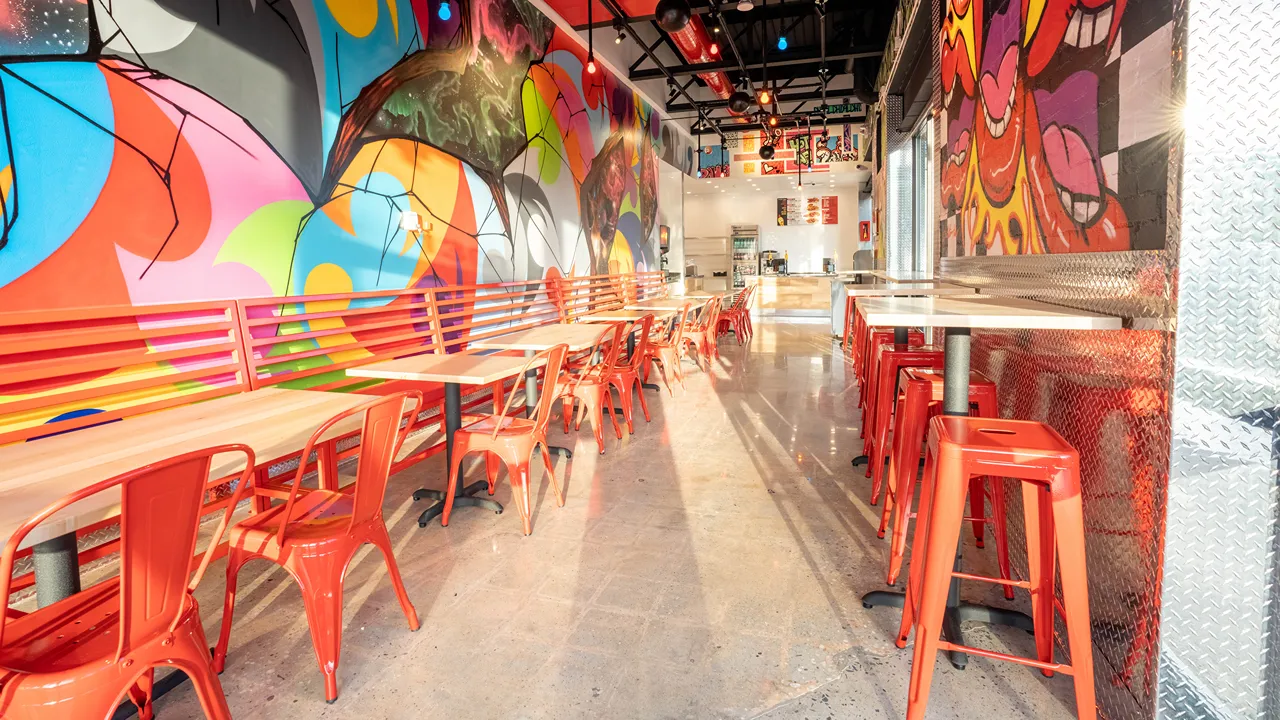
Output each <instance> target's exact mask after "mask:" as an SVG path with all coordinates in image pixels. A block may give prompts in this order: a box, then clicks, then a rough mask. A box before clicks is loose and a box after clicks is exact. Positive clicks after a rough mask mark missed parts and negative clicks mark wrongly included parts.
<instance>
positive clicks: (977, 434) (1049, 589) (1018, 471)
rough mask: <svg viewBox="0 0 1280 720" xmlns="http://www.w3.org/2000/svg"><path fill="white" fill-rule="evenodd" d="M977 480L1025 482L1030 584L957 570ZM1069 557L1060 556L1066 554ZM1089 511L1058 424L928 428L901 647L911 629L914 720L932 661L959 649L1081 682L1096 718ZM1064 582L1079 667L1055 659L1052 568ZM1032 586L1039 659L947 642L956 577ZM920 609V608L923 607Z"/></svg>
mask: <svg viewBox="0 0 1280 720" xmlns="http://www.w3.org/2000/svg"><path fill="white" fill-rule="evenodd" d="M975 475H993V476H997V477H1008V478H1015V479H1019V480H1022V481H1023V483H1022V498H1023V509H1024V511H1025V514H1026V527H1027V568H1028V574H1029V577H1030V580H1027V581H1010V580H999V579H996V578H990V577H984V576H980V575H972V574H969V573H963V572H956V571H954V563H955V557H956V545H957V543H958V542H959V539H960V531H961V528H960V526H961V523H962V522H963V521H964V504H965V492H966V490H967V489H968V487H969V482H968V481H969V479H970V478H971V477H973V476H975ZM1059 548H1060V549H1061V552H1057V550H1058V549H1059ZM1084 553H1085V546H1084V515H1083V512H1082V507H1081V502H1080V458H1079V455H1078V454H1077V453H1076V451H1075V448H1073V447H1071V445H1069V444H1068V443H1067V441H1066V440H1064V439H1063V438H1062V436H1061V435H1059V434H1058V433H1057V432H1055V431H1054V430H1053V428H1051V427H1049V426H1048V425H1045V424H1043V423H1038V422H1030V421H1025V420H1000V419H995V418H974V417H956V416H947V415H940V416H938V417H935V418H934V419H933V420H931V421H930V423H929V449H928V453H927V454H926V455H925V468H924V488H923V492H922V494H921V500H920V520H919V522H918V523H917V525H916V533H915V538H914V539H913V540H912V555H911V571H910V575H909V580H908V582H907V597H906V602H905V603H904V605H903V609H902V624H901V625H900V626H899V629H898V639H897V645H898V647H900V648H903V647H906V645H907V638H908V636H909V633H910V631H911V628H912V626H913V625H914V627H915V633H916V643H915V651H914V656H913V659H912V664H911V688H910V691H909V693H908V696H907V720H923V718H924V713H925V708H926V705H927V704H928V700H929V685H930V682H931V681H932V680H933V668H934V658H935V656H936V655H937V653H938V652H939V651H941V650H947V651H951V650H957V651H960V652H964V653H968V654H970V655H977V656H979V657H985V658H990V659H993V660H1007V661H1010V662H1015V663H1018V664H1020V665H1027V666H1030V667H1035V668H1040V670H1041V672H1043V673H1044V674H1045V675H1046V676H1050V675H1052V674H1053V673H1055V672H1061V673H1065V674H1068V675H1071V676H1073V678H1074V680H1075V691H1076V715H1077V717H1079V718H1081V720H1096V718H1097V704H1096V700H1095V697H1094V687H1093V641H1092V638H1091V637H1090V634H1089V633H1090V626H1089V586H1088V576H1087V574H1086V570H1085V558H1084ZM1055 561H1056V564H1057V568H1058V571H1059V573H1060V574H1061V577H1062V614H1063V617H1064V619H1065V620H1066V626H1067V643H1068V645H1069V647H1070V650H1071V664H1069V665H1068V664H1065V663H1058V662H1054V659H1053V625H1054V613H1055V609H1056V608H1055V602H1054V566H1055ZM953 576H954V577H956V578H960V579H963V580H981V581H984V582H994V583H999V584H1003V585H1012V586H1014V587H1020V588H1026V589H1027V590H1028V591H1030V593H1031V607H1032V619H1033V621H1034V623H1035V637H1036V656H1037V657H1036V659H1031V658H1024V657H1019V656H1016V655H1008V654H1005V653H998V652H994V651H991V650H983V649H980V648H973V647H967V646H963V645H957V644H955V643H951V642H947V641H944V640H942V638H941V635H942V624H943V616H944V614H945V612H946V609H947V608H946V606H947V594H948V591H949V589H950V584H951V578H952V577H953ZM917 605H918V609H917Z"/></svg>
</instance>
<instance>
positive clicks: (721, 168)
mask: <svg viewBox="0 0 1280 720" xmlns="http://www.w3.org/2000/svg"><path fill="white" fill-rule="evenodd" d="M729 155H730V151H729V148H727V147H725V146H724V145H703V146H702V150H701V152H699V153H698V172H697V176H698V177H700V178H723V177H729Z"/></svg>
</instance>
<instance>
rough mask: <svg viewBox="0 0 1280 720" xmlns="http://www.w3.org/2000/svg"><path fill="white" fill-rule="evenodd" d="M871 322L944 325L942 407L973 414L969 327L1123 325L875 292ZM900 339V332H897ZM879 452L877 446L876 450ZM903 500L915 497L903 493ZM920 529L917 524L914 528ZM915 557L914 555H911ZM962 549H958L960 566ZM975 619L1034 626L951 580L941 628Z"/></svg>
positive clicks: (1079, 313)
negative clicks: (979, 600)
mask: <svg viewBox="0 0 1280 720" xmlns="http://www.w3.org/2000/svg"><path fill="white" fill-rule="evenodd" d="M858 312H860V313H862V314H863V315H864V317H865V318H866V322H867V324H869V325H878V326H892V327H893V328H894V331H895V335H896V334H897V331H898V330H899V329H901V331H902V336H903V338H904V339H905V335H906V330H907V328H908V327H914V326H922V327H935V328H938V327H940V328H944V329H945V332H946V339H945V340H944V343H943V353H944V360H943V363H944V364H943V379H942V411H943V413H944V414H947V415H961V416H967V415H968V414H969V347H970V331H972V330H973V329H974V328H978V329H983V330H1119V329H1121V328H1122V322H1121V320H1120V318H1118V317H1113V316H1110V315H1101V314H1098V313H1092V312H1088V311H1085V310H1076V309H1073V308H1068V307H1062V306H1059V305H1051V304H1049V303H1043V302H1037V301H1034V300H1018V299H1012V298H994V297H986V296H981V295H975V296H973V297H947V298H933V297H928V298H871V299H867V300H865V301H860V302H859V303H858ZM895 339H896V338H895ZM877 452H879V451H877ZM901 502H908V503H909V502H911V500H910V498H902V499H901ZM916 531H917V532H918V531H919V528H916ZM912 561H913V562H914V561H915V558H912ZM959 563H960V552H959V550H957V553H956V565H957V569H958V567H959ZM903 601H904V597H903V595H902V593H898V592H889V591H883V590H880V591H875V592H870V593H867V594H866V595H864V596H862V605H863V607H866V608H871V607H876V606H890V607H902V604H903ZM965 620H976V621H979V622H985V623H998V624H1000V625H1009V626H1012V627H1018V628H1022V629H1024V630H1027V631H1028V632H1030V631H1033V630H1034V625H1033V624H1032V622H1031V618H1030V617H1027V616H1026V615H1025V614H1023V613H1020V612H1015V611H1013V610H1005V609H1003V608H996V607H991V606H988V605H979V604H976V603H965V602H960V581H959V579H957V578H952V580H951V592H950V594H949V595H948V597H947V613H946V616H945V617H944V620H943V624H942V629H943V633H944V634H945V635H946V636H947V638H948V639H949V640H950V641H951V642H953V643H957V644H965V643H964V640H963V637H962V635H961V633H960V623H961V622H963V621H965ZM949 654H950V656H951V664H952V665H953V666H955V667H956V668H957V669H963V668H964V667H965V665H966V664H967V663H968V658H967V656H966V655H965V654H964V653H962V652H957V651H951V652H950V653H949Z"/></svg>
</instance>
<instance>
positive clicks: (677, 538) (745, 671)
mask: <svg viewBox="0 0 1280 720" xmlns="http://www.w3.org/2000/svg"><path fill="white" fill-rule="evenodd" d="M826 331H827V326H826V324H825V321H823V324H814V323H812V322H811V321H800V320H797V321H795V322H787V321H785V320H775V321H770V322H767V323H758V326H757V333H756V337H755V339H754V342H753V343H752V347H751V348H750V349H749V351H747V350H746V349H744V348H740V347H738V346H737V345H736V344H735V342H734V340H733V339H731V338H729V339H726V340H723V341H722V343H721V345H722V353H723V357H722V358H721V359H720V360H719V361H718V362H717V363H716V364H715V367H714V369H713V371H712V372H711V373H709V374H707V373H703V372H699V371H697V370H694V369H693V367H692V364H691V363H689V364H687V370H686V371H687V374H688V381H687V382H688V388H687V390H684V391H681V390H679V389H677V391H676V394H675V397H674V398H672V397H670V396H668V395H666V393H665V392H664V393H662V394H661V395H659V394H658V393H654V392H649V393H648V394H647V395H648V398H649V400H650V407H651V409H652V411H653V414H654V417H653V422H652V423H649V424H645V423H644V422H643V421H642V420H641V421H639V423H638V425H637V427H636V432H635V435H632V436H628V437H625V438H624V439H623V440H621V441H619V440H615V439H613V438H612V437H610V439H609V442H608V450H607V453H606V454H605V455H603V456H597V455H596V453H595V451H594V441H593V440H592V439H591V435H590V434H589V433H587V432H586V428H585V427H584V428H583V432H582V433H581V434H575V435H573V436H570V437H568V438H565V437H562V436H561V434H560V431H559V430H558V429H555V430H553V433H554V434H555V435H554V437H555V439H558V440H559V441H560V442H562V444H573V443H575V442H576V443H577V445H576V447H577V450H578V453H577V454H576V456H575V458H574V460H573V461H572V462H568V463H566V462H565V461H563V460H562V461H560V464H559V471H560V473H561V475H562V476H563V480H564V482H565V483H566V485H567V496H568V502H567V504H566V506H565V507H563V508H558V507H556V506H555V502H554V499H553V497H552V495H551V492H550V489H549V487H547V486H545V485H543V486H542V487H541V489H540V490H539V491H538V496H537V499H536V501H535V503H536V508H535V514H534V531H533V535H532V536H530V537H524V536H523V535H522V534H521V532H520V519H519V517H518V515H517V514H516V512H515V510H514V508H511V510H510V511H509V512H507V513H504V514H502V515H495V514H493V513H491V512H488V511H482V510H478V509H472V508H466V509H460V510H458V511H457V512H456V513H455V516H454V519H453V522H452V523H451V525H450V526H449V527H447V528H444V527H440V526H439V525H438V524H437V523H433V524H432V525H430V526H428V527H427V528H425V529H420V528H419V527H418V525H417V523H416V518H417V515H418V512H419V511H420V510H421V509H422V507H423V503H414V502H413V501H412V500H411V499H410V497H409V496H410V493H411V492H412V490H413V489H415V488H418V487H423V486H426V487H437V488H438V487H442V486H443V477H442V475H443V473H442V469H443V466H444V461H443V458H442V457H439V456H438V457H436V458H433V459H431V460H428V461H427V462H425V463H422V464H419V465H418V466H416V467H415V468H412V469H410V470H409V471H406V472H404V473H401V474H399V475H397V476H395V477H393V478H392V480H391V485H390V487H389V489H388V492H387V500H386V518H387V524H388V526H389V528H390V532H391V537H392V540H393V543H394V545H395V552H396V556H397V558H398V559H399V563H400V567H401V569H402V572H403V574H404V578H405V581H406V584H407V586H408V591H409V595H410V597H411V598H412V600H413V602H414V604H415V605H416V607H417V610H418V613H419V615H420V617H421V618H422V629H421V630H419V631H418V632H416V633H411V632H409V630H408V628H407V625H406V623H405V619H404V616H403V615H402V614H401V612H400V608H399V606H398V604H397V602H396V599H395V596H394V594H393V592H392V590H391V585H390V583H389V582H388V580H387V577H386V572H385V569H384V565H383V564H382V562H381V558H380V557H379V556H378V554H377V553H376V552H375V551H371V550H370V549H368V548H366V550H364V551H362V552H361V553H360V554H359V555H357V557H356V560H355V561H354V562H353V564H352V567H351V570H350V572H349V575H348V578H347V582H346V593H345V599H346V616H345V628H344V636H343V651H342V661H341V665H340V666H339V688H340V692H341V695H340V697H339V698H338V700H337V702H335V703H334V704H332V705H326V704H325V702H324V698H323V684H322V680H321V675H320V672H319V670H318V669H317V667H316V664H315V660H314V656H313V654H312V651H311V645H310V640H309V637H308V634H307V626H306V622H305V620H304V618H303V613H302V605H301V601H300V597H299V594H298V590H297V588H296V586H295V585H294V584H293V583H292V581H290V580H289V579H288V577H287V576H286V574H285V573H284V572H283V571H282V570H279V569H276V568H274V567H272V566H269V565H267V564H265V563H258V564H251V565H250V566H248V567H247V568H246V570H245V571H244V572H243V573H242V574H241V576H240V588H241V591H240V595H239V604H238V613H237V616H236V619H235V626H234V630H233V633H232V643H231V651H230V655H229V657H228V664H227V669H226V672H225V673H224V674H223V675H222V684H223V686H224V688H225V690H226V694H227V698H228V702H229V704H230V707H231V710H232V713H233V714H234V716H235V717H236V718H238V719H240V720H249V719H252V718H272V719H277V720H278V719H281V718H308V719H310V718H697V719H701V718H755V717H763V718H814V719H815V720H818V719H830V718H886V719H889V718H900V717H903V716H904V714H905V708H906V694H907V681H908V675H909V671H910V652H909V651H908V650H898V649H897V648H895V647H894V645H893V643H892V641H891V637H892V633H893V632H894V631H896V628H897V622H898V617H899V615H898V611H896V610H892V609H883V608H881V609H873V610H866V609H864V608H863V607H862V605H861V603H860V602H859V597H860V596H861V595H862V594H863V593H865V592H867V591H870V590H876V589H882V588H883V587H884V575H883V567H884V558H885V551H886V542H885V541H881V540H877V539H876V537H875V525H876V522H877V520H878V517H879V515H878V511H879V508H872V507H870V506H869V505H868V503H867V498H868V495H869V485H870V481H868V480H865V479H863V478H862V477H861V472H858V473H854V472H853V471H852V469H851V468H850V465H849V459H850V457H851V456H853V455H855V454H856V453H857V452H858V448H860V447H861V445H860V441H859V440H858V423H859V414H858V412H857V404H856V395H855V390H853V389H852V388H851V386H850V384H849V380H848V378H847V371H846V367H845V364H844V362H843V361H842V359H841V356H840V354H839V350H838V348H837V347H836V345H835V344H834V343H833V342H832V341H831V339H830V337H829V336H828V335H827V332H826ZM553 425H554V423H553ZM481 472H482V471H481ZM472 474H473V476H477V477H478V476H479V474H480V473H478V472H476V468H473V470H472ZM498 499H499V500H501V501H502V502H504V503H506V504H507V505H508V506H510V499H511V497H510V489H509V487H508V486H506V485H505V484H504V485H501V486H500V490H499V492H498ZM966 534H967V533H966ZM971 541H972V539H971V538H970V542H971ZM986 552H988V553H989V552H990V551H986ZM968 555H969V556H974V557H977V558H978V562H980V563H981V562H985V561H986V560H987V558H985V557H984V556H983V551H971V552H970V553H968ZM223 567H224V566H223V564H222V563H221V562H219V563H217V564H215V565H214V566H213V567H212V568H211V570H210V573H209V575H208V576H207V577H206V580H205V582H204V583H203V585H202V587H201V588H200V590H199V593H198V594H199V597H200V600H201V603H202V609H203V612H204V615H205V617H206V619H207V623H206V627H207V628H208V632H209V636H210V640H213V639H214V638H215V637H216V633H217V630H218V626H219V616H220V611H221V599H222V592H223V581H222V573H223ZM977 597H980V598H981V599H983V600H991V599H993V595H992V594H983V595H980V596H977ZM969 639H970V640H971V641H974V642H976V643H978V644H982V645H985V646H988V647H992V648H996V649H1005V648H1008V649H1012V650H1013V651H1016V652H1020V653H1023V654H1031V653H1032V651H1033V647H1032V643H1031V640H1030V636H1028V635H1026V634H1025V633H1022V632H1019V631H1009V630H997V631H995V632H994V633H993V632H991V631H988V630H986V629H985V628H976V627H975V628H972V632H970V634H969ZM937 667H938V672H937V674H936V676H935V681H934V686H933V696H932V703H931V706H930V710H929V715H928V717H930V718H938V719H941V718H957V719H959V718H964V719H966V720H968V719H972V718H1000V720H1007V719H1012V718H1038V719H1042V720H1043V719H1046V718H1047V719H1054V718H1069V717H1075V714H1074V702H1073V700H1072V699H1071V680H1070V678H1067V677H1063V676H1059V677H1056V678H1053V679H1045V678H1043V677H1041V676H1040V674H1039V673H1038V672H1037V671H1034V670H1031V669H1028V668H1024V667H1020V666H1016V665H1012V664H1008V663H996V662H989V661H986V660H983V659H980V658H973V659H971V662H970V664H969V667H968V669H967V670H965V671H963V672H960V671H957V670H954V669H952V668H951V667H950V665H949V664H948V663H947V662H946V661H945V660H944V659H941V658H940V659H939V660H938V665H937ZM156 707H157V711H158V715H159V717H161V718H187V717H200V716H201V713H200V708H199V705H198V703H197V701H196V698H195V694H194V692H193V691H192V690H191V687H190V684H185V685H183V686H181V687H179V688H178V689H176V690H175V691H173V692H171V693H170V694H169V695H167V696H165V697H163V698H161V699H160V700H159V701H157V704H156Z"/></svg>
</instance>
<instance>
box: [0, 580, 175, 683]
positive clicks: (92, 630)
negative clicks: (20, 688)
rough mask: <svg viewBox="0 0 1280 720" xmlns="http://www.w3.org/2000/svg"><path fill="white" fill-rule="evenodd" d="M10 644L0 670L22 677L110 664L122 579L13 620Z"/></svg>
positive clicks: (1, 650) (7, 642)
mask: <svg viewBox="0 0 1280 720" xmlns="http://www.w3.org/2000/svg"><path fill="white" fill-rule="evenodd" d="M186 597H187V601H186V602H187V605H188V609H190V608H194V607H195V600H194V599H191V597H190V596H186ZM4 640H5V647H4V648H0V668H4V669H7V670H13V671H17V672H21V673H29V674H48V673H57V672H63V671H66V670H70V669H73V668H76V667H80V666H82V665H86V664H89V663H93V662H100V661H107V660H110V659H111V658H113V657H114V656H115V653H116V649H117V648H118V647H119V645H120V579H119V578H118V577H117V578H112V579H110V580H105V581H103V582H101V583H98V584H97V585H94V586H93V587H91V588H89V589H87V590H85V591H84V592H81V593H79V594H77V595H72V596H71V597H68V598H65V599H63V600H60V601H58V602H56V603H54V604H52V605H49V606H48V607H44V608H41V609H39V610H36V611H35V612H32V613H30V614H28V615H24V616H22V617H19V618H17V619H11V620H9V621H8V623H7V624H6V626H5V633H4Z"/></svg>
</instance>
